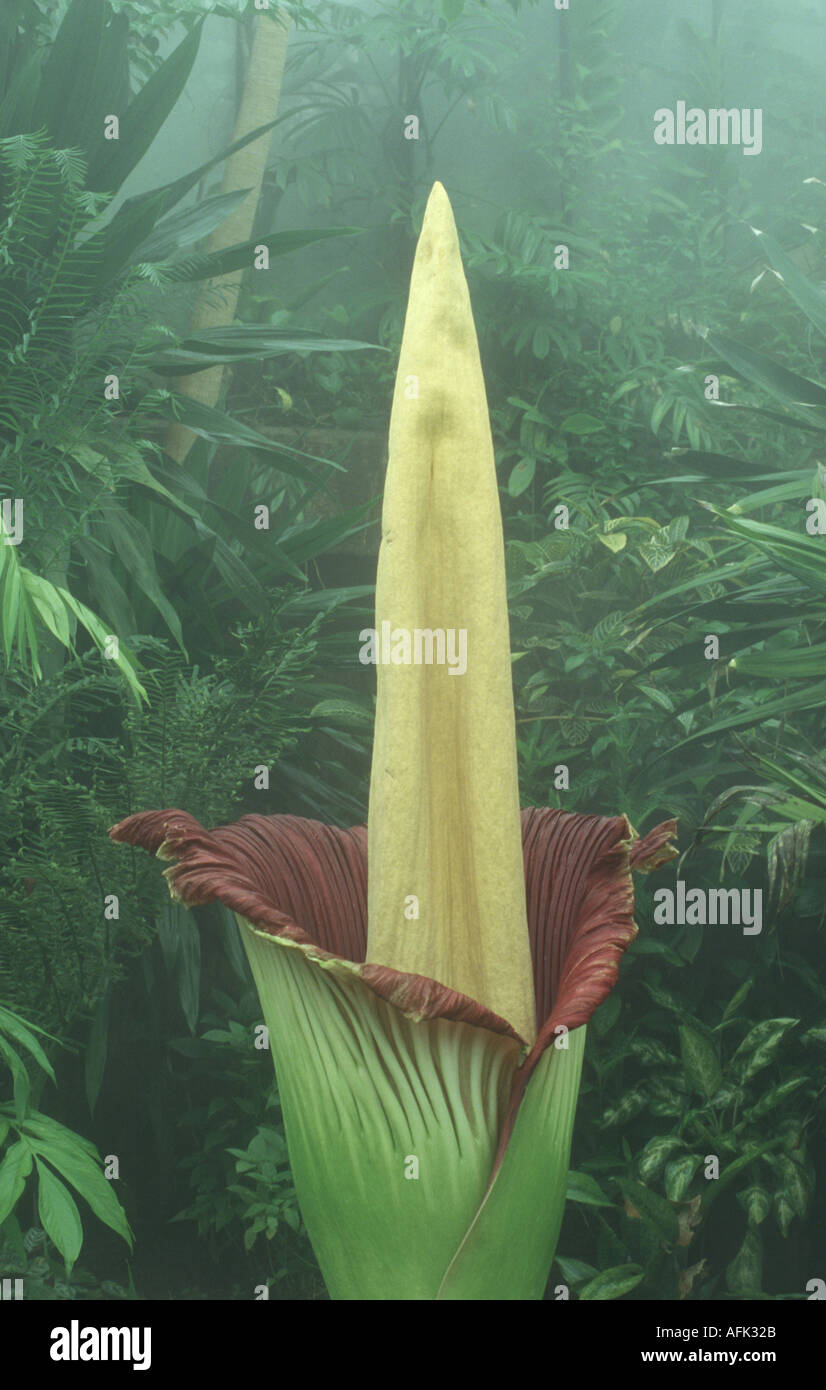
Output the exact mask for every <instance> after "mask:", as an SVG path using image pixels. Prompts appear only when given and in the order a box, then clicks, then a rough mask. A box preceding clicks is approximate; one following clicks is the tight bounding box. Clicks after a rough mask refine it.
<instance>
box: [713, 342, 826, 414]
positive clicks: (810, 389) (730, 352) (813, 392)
mask: <svg viewBox="0 0 826 1390" xmlns="http://www.w3.org/2000/svg"><path fill="white" fill-rule="evenodd" d="M707 341H708V343H709V344H710V346H711V347H712V348H713V349H714V351H715V352H719V353H720V355H721V357H725V359H726V361H727V362H728V363H730V365H731V366H732V367H733V368H734V370H735V371H736V372H737V373H738V374H739V375H740V376H742V377H744V378H745V379H746V381H750V382H751V383H752V384H753V385H755V386H759V387H762V388H763V389H764V390H767V391H770V392H771V394H772V395H773V396H776V397H777V399H778V400H781V401H783V402H784V404H786V405H790V406H792V407H795V408H797V409H803V410H812V413H813V414H814V416H815V419H817V420H818V421H819V422H822V425H823V426H824V427H826V416H824V415H822V414H821V415H820V416H819V415H818V414H817V412H818V410H819V411H820V412H821V413H822V412H823V411H826V388H824V387H823V386H819V385H818V384H817V382H815V381H810V380H809V379H808V377H804V376H799V375H798V374H797V373H796V372H790V371H789V370H788V368H786V367H783V366H781V364H780V363H779V362H775V361H774V359H773V358H771V357H767V356H766V354H765V353H762V352H758V351H757V350H756V349H754V348H748V347H745V346H744V345H743V344H742V343H737V342H735V341H734V339H732V338H728V337H726V336H725V335H724V334H722V333H709V334H708V339H707ZM789 423H790V424H791V423H793V422H792V421H789Z"/></svg>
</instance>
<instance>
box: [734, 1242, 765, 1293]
mask: <svg viewBox="0 0 826 1390" xmlns="http://www.w3.org/2000/svg"><path fill="white" fill-rule="evenodd" d="M762 1287H763V1242H762V1241H761V1239H760V1233H759V1231H758V1230H757V1229H756V1227H754V1226H750V1227H749V1229H748V1230H747V1232H746V1237H745V1240H744V1241H743V1244H742V1245H741V1246H740V1249H739V1250H738V1252H737V1254H736V1255H735V1257H734V1259H733V1260H732V1262H731V1264H730V1265H729V1266H728V1268H727V1269H726V1288H727V1289H728V1291H729V1293H733V1294H740V1295H741V1296H746V1295H748V1294H749V1293H754V1292H755V1291H757V1290H762Z"/></svg>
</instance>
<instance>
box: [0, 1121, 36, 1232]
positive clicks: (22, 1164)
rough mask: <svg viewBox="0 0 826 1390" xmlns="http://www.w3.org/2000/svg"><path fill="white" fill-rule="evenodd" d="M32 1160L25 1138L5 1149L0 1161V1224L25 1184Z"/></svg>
mask: <svg viewBox="0 0 826 1390" xmlns="http://www.w3.org/2000/svg"><path fill="white" fill-rule="evenodd" d="M32 1162H33V1158H32V1151H31V1148H30V1147H29V1145H28V1144H27V1142H26V1140H25V1139H18V1140H17V1141H16V1142H15V1143H14V1144H12V1145H11V1147H10V1148H9V1149H7V1150H6V1153H5V1154H4V1156H3V1161H2V1163H0V1226H2V1225H3V1222H4V1221H5V1220H6V1217H7V1216H8V1215H9V1212H10V1211H11V1210H12V1209H13V1207H14V1205H15V1203H16V1202H17V1199H18V1197H20V1195H21V1193H22V1191H23V1188H24V1187H25V1186H26V1178H27V1177H28V1176H29V1173H30V1172H31V1171H32Z"/></svg>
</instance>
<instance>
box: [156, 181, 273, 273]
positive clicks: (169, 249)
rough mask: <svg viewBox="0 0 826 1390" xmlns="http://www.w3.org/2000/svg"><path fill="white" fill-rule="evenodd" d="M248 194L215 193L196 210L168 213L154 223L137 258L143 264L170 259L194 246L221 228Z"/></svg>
mask: <svg viewBox="0 0 826 1390" xmlns="http://www.w3.org/2000/svg"><path fill="white" fill-rule="evenodd" d="M249 194H250V190H249V189H248V188H239V189H234V190H233V191H232V192H231V193H216V194H213V196H212V197H210V198H202V199H201V201H200V202H199V203H196V204H195V205H194V207H191V208H183V209H181V210H180V211H178V212H172V213H167V215H166V217H162V218H161V219H160V221H158V222H157V223H156V224H155V226H154V228H153V230H152V232H151V233H150V235H149V236H148V237H147V238H146V240H145V241H143V242H141V243H140V245H139V247H138V251H137V255H136V257H135V259H136V260H138V261H141V262H143V261H166V260H169V259H170V258H171V257H172V256H174V255H175V254H176V253H177V252H179V251H180V250H181V249H182V248H183V247H184V246H193V245H194V244H195V243H196V242H198V241H201V239H202V238H203V237H206V236H209V234H210V232H213V231H214V230H215V228H216V227H220V225H221V223H222V222H224V221H226V219H227V218H228V217H229V216H230V214H231V213H233V212H234V211H235V209H236V208H237V207H239V206H240V205H241V203H243V202H244V199H245V198H248V197H249ZM162 205H163V204H162V203H161V206H162Z"/></svg>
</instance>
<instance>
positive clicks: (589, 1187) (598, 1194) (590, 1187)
mask: <svg viewBox="0 0 826 1390" xmlns="http://www.w3.org/2000/svg"><path fill="white" fill-rule="evenodd" d="M565 1200H566V1201H568V1202H582V1203H583V1204H584V1205H585V1206H588V1207H613V1206H616V1203H615V1202H612V1201H611V1199H610V1197H606V1195H605V1193H604V1192H603V1190H602V1188H601V1187H600V1185H599V1183H598V1182H597V1180H596V1178H592V1177H591V1175H590V1173H569V1174H568V1184H567V1187H566V1190H565Z"/></svg>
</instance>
